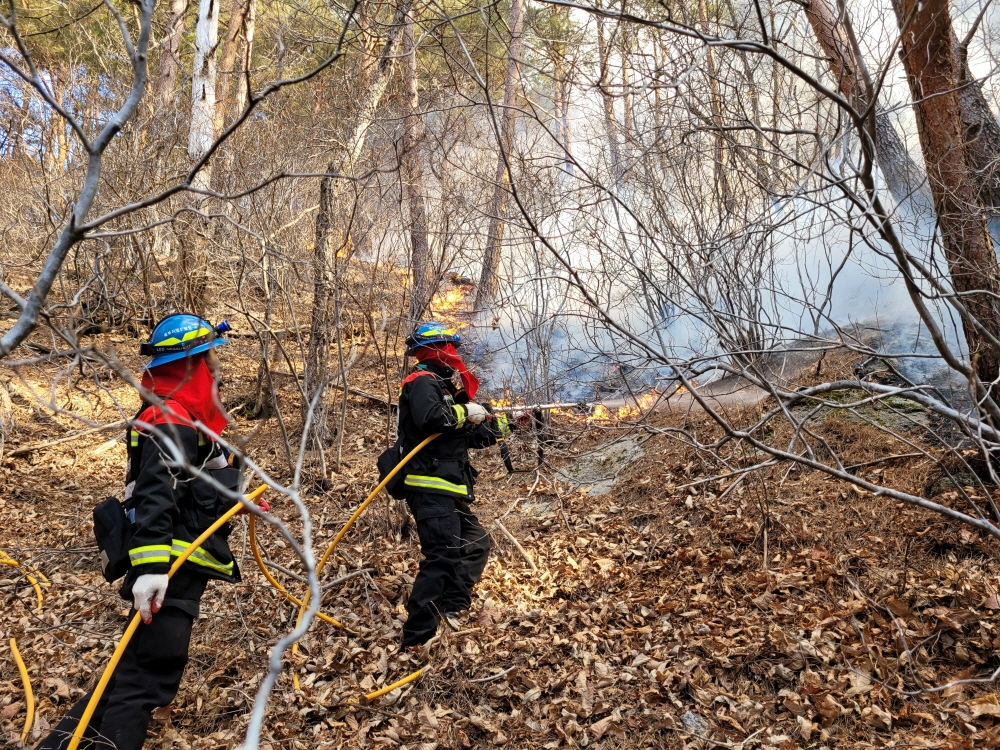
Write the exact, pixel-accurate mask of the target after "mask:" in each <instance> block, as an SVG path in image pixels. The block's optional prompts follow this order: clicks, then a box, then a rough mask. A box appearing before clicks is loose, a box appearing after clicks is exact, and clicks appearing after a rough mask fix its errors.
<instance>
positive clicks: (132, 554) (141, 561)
mask: <svg viewBox="0 0 1000 750" xmlns="http://www.w3.org/2000/svg"><path fill="white" fill-rule="evenodd" d="M128 559H129V562H131V563H132V565H145V564H147V563H168V562H170V545H169V544H151V545H149V546H146V547H135V548H133V549H130V550H129V551H128Z"/></svg>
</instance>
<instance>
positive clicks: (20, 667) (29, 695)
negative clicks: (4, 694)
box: [10, 638, 35, 745]
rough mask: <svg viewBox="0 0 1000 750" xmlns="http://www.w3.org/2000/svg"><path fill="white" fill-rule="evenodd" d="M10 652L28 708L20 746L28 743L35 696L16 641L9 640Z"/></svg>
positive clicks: (13, 639)
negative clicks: (18, 673)
mask: <svg viewBox="0 0 1000 750" xmlns="http://www.w3.org/2000/svg"><path fill="white" fill-rule="evenodd" d="M10 652H11V653H12V654H13V655H14V661H15V662H16V663H17V671H18V672H20V673H21V682H23V683H24V698H25V703H26V704H27V706H28V715H27V716H26V717H25V718H24V729H23V730H22V731H21V744H22V745H24V744H26V743H27V741H28V732H30V731H31V725H32V723H34V720H35V694H34V693H33V692H31V680H30V679H28V668H27V667H26V666H24V659H22V658H21V652H20V651H18V650H17V639H16V638H11V639H10Z"/></svg>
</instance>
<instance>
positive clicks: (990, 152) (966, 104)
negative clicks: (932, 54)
mask: <svg viewBox="0 0 1000 750" xmlns="http://www.w3.org/2000/svg"><path fill="white" fill-rule="evenodd" d="M952 45H953V49H954V50H955V57H956V64H957V66H958V108H959V112H960V113H961V115H962V126H963V128H964V133H965V142H966V153H967V157H968V159H969V163H970V165H971V167H972V169H973V170H974V171H975V173H976V179H977V180H978V182H979V185H980V195H981V197H982V201H983V205H984V207H985V209H986V212H987V214H988V215H989V217H991V218H992V217H995V216H998V215H1000V122H997V118H996V117H995V116H994V115H993V110H991V109H990V105H989V103H988V102H987V101H986V97H985V96H984V95H983V84H982V82H980V81H977V80H976V78H975V76H973V75H972V71H970V70H969V54H968V49H967V48H965V47H963V46H962V45H961V44H960V43H959V41H958V39H957V38H955V37H954V36H953V37H952Z"/></svg>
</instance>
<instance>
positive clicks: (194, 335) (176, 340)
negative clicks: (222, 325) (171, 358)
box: [154, 328, 212, 346]
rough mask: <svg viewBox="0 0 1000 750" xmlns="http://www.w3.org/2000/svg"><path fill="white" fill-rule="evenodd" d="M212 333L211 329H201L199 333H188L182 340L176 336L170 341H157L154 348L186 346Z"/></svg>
mask: <svg viewBox="0 0 1000 750" xmlns="http://www.w3.org/2000/svg"><path fill="white" fill-rule="evenodd" d="M211 332H212V329H211V328H199V329H198V330H197V331H188V332H187V333H185V334H184V336H183V337H182V338H177V337H176V336H171V337H170V338H169V339H163V341H157V342H156V344H154V346H176V345H177V344H184V343H186V342H188V341H190V340H191V339H196V338H198V337H200V336H207V335H208V334H210V333H211Z"/></svg>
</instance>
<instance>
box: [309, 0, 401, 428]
mask: <svg viewBox="0 0 1000 750" xmlns="http://www.w3.org/2000/svg"><path fill="white" fill-rule="evenodd" d="M412 4H413V0H399V4H398V5H397V6H396V12H395V16H394V17H393V20H392V24H391V25H390V27H389V33H388V37H387V38H386V41H385V45H384V46H383V47H382V52H381V54H380V55H379V58H378V64H377V65H376V66H375V69H374V71H373V72H372V73H371V77H370V81H369V84H368V88H367V90H366V91H365V92H364V94H363V95H362V97H361V101H360V103H359V105H358V111H357V114H356V115H355V117H354V118H353V119H352V121H351V125H350V127H349V130H348V131H347V136H346V138H345V139H344V145H345V148H344V150H343V152H342V153H341V154H340V156H339V157H338V158H335V159H333V160H332V161H330V163H329V164H328V165H327V172H328V173H329V174H330V175H331V176H330V177H324V178H323V179H322V180H321V181H320V187H319V211H318V212H317V214H316V229H315V246H314V248H313V303H312V313H311V318H310V324H309V351H308V352H307V356H306V369H305V378H304V379H305V390H306V394H307V398H306V403H305V404H303V410H305V409H307V408H308V405H309V402H310V401H311V400H312V399H313V398H314V397H315V396H316V394H317V393H319V394H320V395H319V397H318V398H317V400H316V404H317V405H316V411H315V412H314V414H313V426H312V430H311V432H312V437H311V441H310V442H311V443H312V444H313V445H316V446H319V447H322V446H323V445H326V444H328V443H329V441H330V438H331V431H330V427H329V425H328V422H327V416H328V405H327V404H326V401H325V398H324V395H323V392H324V391H325V390H326V386H327V383H328V381H329V379H330V375H329V365H330V345H331V343H332V342H333V341H334V339H335V336H333V334H334V332H335V326H337V325H339V321H332V322H333V325H331V314H332V312H333V308H334V306H335V304H334V303H335V302H336V294H337V287H338V281H339V278H338V258H337V255H338V252H339V251H340V250H341V249H343V248H346V247H347V246H348V244H349V238H350V227H349V226H348V221H347V219H348V218H349V217H348V215H347V214H348V210H349V208H350V206H349V205H347V204H349V203H350V202H349V201H347V200H345V194H346V192H347V191H346V190H345V185H347V184H348V183H347V181H346V180H344V179H342V178H340V177H339V176H338V175H345V176H350V175H351V173H353V172H354V170H355V167H356V165H357V161H358V159H359V158H360V156H361V152H362V150H363V149H364V146H365V140H366V137H367V135H368V130H369V128H370V127H371V124H372V122H373V121H374V118H375V114H376V112H377V110H378V107H379V104H380V103H381V101H382V96H383V94H384V93H385V90H386V87H387V86H388V85H389V80H390V78H391V76H392V70H393V66H394V65H395V60H396V55H397V54H398V52H399V47H400V43H401V42H402V37H403V29H404V27H405V26H406V21H407V18H408V16H409V13H410V7H411V6H412ZM362 64H364V63H363V61H362Z"/></svg>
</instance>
